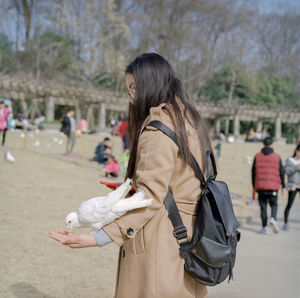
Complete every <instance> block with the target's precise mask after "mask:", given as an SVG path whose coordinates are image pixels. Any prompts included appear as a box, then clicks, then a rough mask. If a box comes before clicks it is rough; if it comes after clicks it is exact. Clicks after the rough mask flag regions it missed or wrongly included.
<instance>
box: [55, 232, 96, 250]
mask: <svg viewBox="0 0 300 298" xmlns="http://www.w3.org/2000/svg"><path fill="white" fill-rule="evenodd" d="M49 237H50V238H52V239H54V240H56V241H58V242H60V243H61V244H63V245H66V246H69V247H71V248H84V247H93V246H98V244H97V242H96V239H95V237H94V236H93V235H91V234H71V233H69V232H64V231H58V232H53V231H49Z"/></svg>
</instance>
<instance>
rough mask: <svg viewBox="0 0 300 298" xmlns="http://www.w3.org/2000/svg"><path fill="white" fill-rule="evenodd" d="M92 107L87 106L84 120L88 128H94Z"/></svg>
mask: <svg viewBox="0 0 300 298" xmlns="http://www.w3.org/2000/svg"><path fill="white" fill-rule="evenodd" d="M93 108H94V107H93V105H89V106H88V110H87V116H86V120H87V123H88V128H93V127H94V109H93Z"/></svg>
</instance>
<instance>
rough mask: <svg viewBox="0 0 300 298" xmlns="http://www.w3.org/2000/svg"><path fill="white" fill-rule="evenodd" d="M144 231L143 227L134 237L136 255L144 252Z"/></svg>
mask: <svg viewBox="0 0 300 298" xmlns="http://www.w3.org/2000/svg"><path fill="white" fill-rule="evenodd" d="M144 233H145V227H144V228H143V229H141V230H139V231H138V233H137V234H136V236H135V238H134V246H135V253H136V254H137V255H138V254H142V253H145V252H146V247H145V237H144Z"/></svg>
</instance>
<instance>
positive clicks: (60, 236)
mask: <svg viewBox="0 0 300 298" xmlns="http://www.w3.org/2000/svg"><path fill="white" fill-rule="evenodd" d="M49 237H50V238H52V239H54V240H56V241H59V242H61V243H62V244H67V243H77V241H76V240H77V236H76V235H74V234H70V233H68V232H61V231H60V232H51V231H50V232H49Z"/></svg>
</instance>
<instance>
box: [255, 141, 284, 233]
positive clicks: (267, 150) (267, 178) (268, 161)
mask: <svg viewBox="0 0 300 298" xmlns="http://www.w3.org/2000/svg"><path fill="white" fill-rule="evenodd" d="M263 143H264V148H263V149H262V150H261V152H260V153H257V154H256V155H255V158H254V161H253V166H252V185H253V188H254V190H255V191H256V192H258V201H259V205H260V212H261V221H262V229H261V231H260V232H261V233H262V234H267V233H268V232H269V229H268V227H267V221H268V217H267V204H268V202H269V204H270V207H271V220H270V224H271V226H272V229H273V232H274V233H278V232H279V227H278V224H277V221H276V216H277V200H278V190H279V188H280V185H281V186H282V193H283V192H284V188H285V184H284V168H283V166H282V162H281V158H280V155H279V154H277V153H275V152H274V150H273V148H272V147H273V146H272V145H273V139H272V138H271V137H266V138H265V139H264V141H263Z"/></svg>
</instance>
